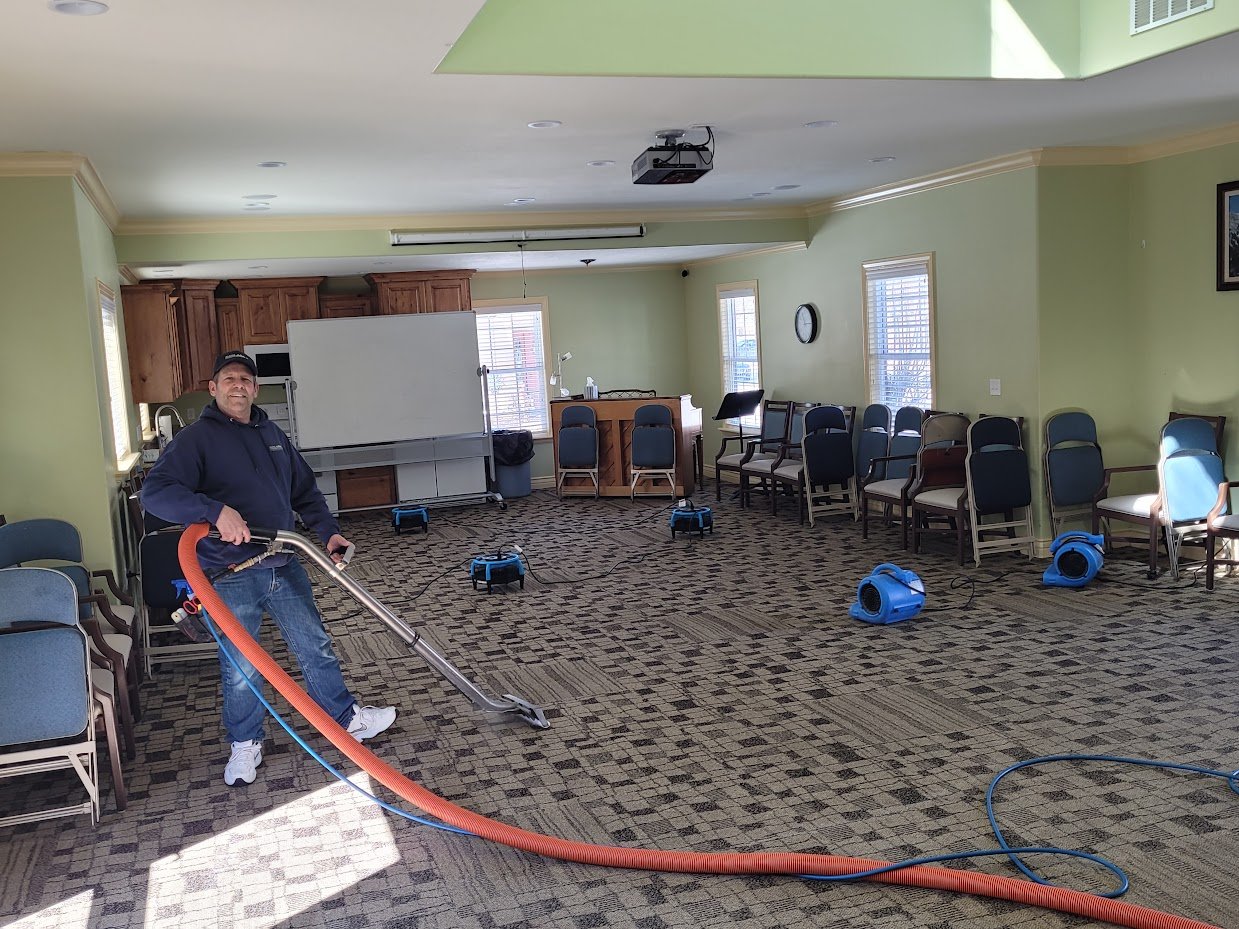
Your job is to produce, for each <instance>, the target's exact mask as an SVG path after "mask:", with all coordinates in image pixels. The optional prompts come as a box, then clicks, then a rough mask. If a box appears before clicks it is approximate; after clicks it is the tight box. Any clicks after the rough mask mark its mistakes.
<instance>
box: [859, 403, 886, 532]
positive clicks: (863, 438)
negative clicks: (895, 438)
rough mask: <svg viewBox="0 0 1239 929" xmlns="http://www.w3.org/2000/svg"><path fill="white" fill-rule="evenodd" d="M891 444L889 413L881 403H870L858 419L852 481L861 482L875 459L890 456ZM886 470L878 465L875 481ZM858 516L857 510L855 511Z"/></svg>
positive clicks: (883, 474)
mask: <svg viewBox="0 0 1239 929" xmlns="http://www.w3.org/2000/svg"><path fill="white" fill-rule="evenodd" d="M890 443H891V411H890V407H888V406H886V405H885V404H883V403H871V404H870V405H869V406H867V407H865V412H864V413H863V414H862V415H861V418H860V437H859V438H858V439H857V440H856V473H855V475H854V478H853V479H854V480H855V481H856V482H859V481H861V480H863V479H864V478H865V477H866V476H867V475H868V474H869V470H870V465H871V464H872V462H873V460H874V459H875V458H883V457H885V456H886V455H889V454H890ZM885 472H886V469H885V467H883V464H882V463H879V464H878V467H877V470H876V472H875V477H874V479H875V480H881V479H882V477H884V476H885ZM857 515H859V508H858V510H857Z"/></svg>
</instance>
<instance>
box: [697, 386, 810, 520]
mask: <svg viewBox="0 0 1239 929" xmlns="http://www.w3.org/2000/svg"><path fill="white" fill-rule="evenodd" d="M793 406H794V404H792V403H791V402H790V401H788V400H765V401H763V402H762V407H761V432H760V434H758V435H757V436H756V437H754V436H747V435H725V436H723V441H722V443H721V444H720V445H719V450H718V455H716V456H715V458H714V499H715V500H722V499H723V472H724V471H734V472H735V473H736V478H737V480H739V479H740V476H741V471H742V469H743V467H744V465H749V464H752V463H754V462H756V461H762V460H770V461H773V460H774V459H775V458H778V457H779V454H780V453H781V452H782V451H783V447H784V446H785V445H786V444H787V437H788V435H789V434H790V431H791V428H792V411H793V410H792V408H793ZM733 442H734V443H736V444H737V445H739V450H738V451H730V452H729V451H728V450H727V448H728V446H729V445H730V444H731V443H733ZM742 502H743V501H742Z"/></svg>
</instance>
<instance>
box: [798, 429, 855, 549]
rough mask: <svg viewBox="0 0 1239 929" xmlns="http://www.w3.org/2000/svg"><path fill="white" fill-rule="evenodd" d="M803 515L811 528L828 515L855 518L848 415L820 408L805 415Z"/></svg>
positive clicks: (853, 470) (853, 474)
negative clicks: (804, 513)
mask: <svg viewBox="0 0 1239 929" xmlns="http://www.w3.org/2000/svg"><path fill="white" fill-rule="evenodd" d="M804 428H805V432H804V439H803V441H802V443H801V444H802V446H803V449H804V451H803V455H804V472H803V482H804V504H805V505H804V508H803V509H804V511H806V512H807V513H808V514H809V525H810V526H812V525H813V522H814V517H815V516H818V515H822V514H826V513H840V512H845V513H850V514H851V515H852V518H853V519H855V518H856V509H857V499H856V461H855V459H854V458H853V457H852V433H851V431H850V430H849V429H848V419H847V414H846V411H845V410H844V409H843V408H842V407H837V406H818V407H814V408H813V409H811V410H809V412H808V413H807V414H805V427H804Z"/></svg>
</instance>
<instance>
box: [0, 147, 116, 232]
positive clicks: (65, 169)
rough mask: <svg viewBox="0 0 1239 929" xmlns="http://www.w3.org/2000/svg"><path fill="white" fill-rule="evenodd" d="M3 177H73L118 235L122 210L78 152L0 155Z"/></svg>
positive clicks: (0, 169) (86, 160) (87, 159)
mask: <svg viewBox="0 0 1239 929" xmlns="http://www.w3.org/2000/svg"><path fill="white" fill-rule="evenodd" d="M0 177H71V178H73V179H74V180H75V181H77V185H78V187H80V188H81V189H82V193H84V194H85V195H86V199H87V200H89V201H90V202H91V204H92V205H93V206H94V208H95V209H96V210H97V211H98V212H99V215H100V216H101V217H102V218H103V221H104V222H105V223H107V224H108V228H109V229H111V230H112V231H113V232H116V229H117V227H118V226H119V225H120V210H119V209H117V207H116V203H115V201H113V200H112V195H111V194H109V193H108V189H107V188H106V187H105V186H104V185H103V181H102V179H101V178H100V177H99V174H98V172H96V171H95V166H94V165H92V164H91V163H90V159H89V158H87V157H86V156H85V155H79V154H77V153H76V152H0Z"/></svg>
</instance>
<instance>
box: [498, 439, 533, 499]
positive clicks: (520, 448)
mask: <svg viewBox="0 0 1239 929" xmlns="http://www.w3.org/2000/svg"><path fill="white" fill-rule="evenodd" d="M492 439H493V441H494V446H495V490H497V491H498V492H499V493H500V494H502V495H503V498H504V499H505V500H510V499H512V498H513V497H527V496H529V491H530V489H531V477H530V470H531V469H530V464H529V462H531V461H532V460H533V433H532V432H530V431H529V430H528V429H496V430H495V431H494V433H493V434H492Z"/></svg>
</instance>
